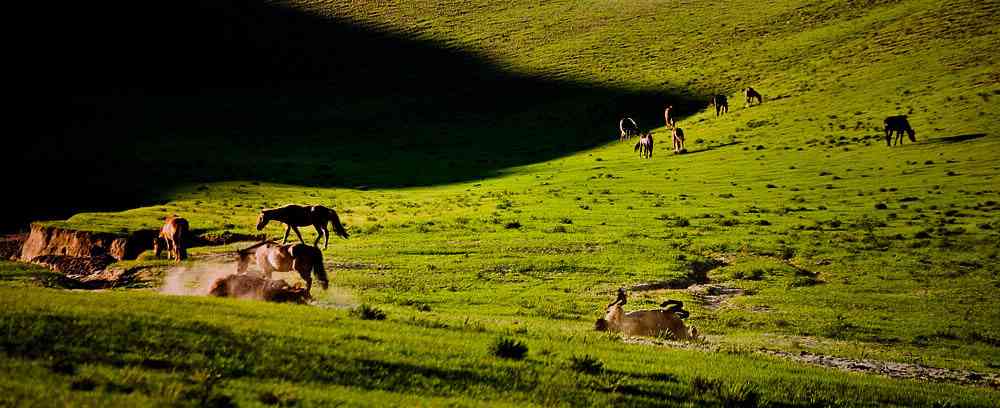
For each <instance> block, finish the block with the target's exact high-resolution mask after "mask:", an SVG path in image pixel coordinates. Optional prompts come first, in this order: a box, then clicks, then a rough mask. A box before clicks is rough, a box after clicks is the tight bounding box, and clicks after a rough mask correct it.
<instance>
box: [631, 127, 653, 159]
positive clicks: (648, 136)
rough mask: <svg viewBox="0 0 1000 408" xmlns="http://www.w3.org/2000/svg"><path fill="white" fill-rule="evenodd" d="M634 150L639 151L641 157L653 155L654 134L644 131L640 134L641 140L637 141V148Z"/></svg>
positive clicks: (646, 157)
mask: <svg viewBox="0 0 1000 408" xmlns="http://www.w3.org/2000/svg"><path fill="white" fill-rule="evenodd" d="M632 151H635V152H639V157H642V158H645V159H648V158H650V157H653V134H652V133H644V134H643V135H642V136H639V141H638V142H636V144H635V148H634V149H632Z"/></svg>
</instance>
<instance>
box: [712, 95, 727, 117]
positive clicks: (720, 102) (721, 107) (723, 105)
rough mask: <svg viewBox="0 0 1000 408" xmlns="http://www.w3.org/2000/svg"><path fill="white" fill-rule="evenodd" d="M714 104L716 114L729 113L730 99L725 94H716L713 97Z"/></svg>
mask: <svg viewBox="0 0 1000 408" xmlns="http://www.w3.org/2000/svg"><path fill="white" fill-rule="evenodd" d="M711 103H712V105H713V106H715V116H716V117H718V116H719V115H722V114H723V113H729V99H726V96H725V95H715V96H713V97H712V101H711Z"/></svg>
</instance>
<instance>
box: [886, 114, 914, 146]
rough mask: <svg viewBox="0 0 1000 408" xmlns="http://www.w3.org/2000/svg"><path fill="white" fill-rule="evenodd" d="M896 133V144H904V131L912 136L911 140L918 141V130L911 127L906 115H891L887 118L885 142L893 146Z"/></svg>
mask: <svg viewBox="0 0 1000 408" xmlns="http://www.w3.org/2000/svg"><path fill="white" fill-rule="evenodd" d="M893 132H895V133H896V144H898V145H902V144H903V132H906V135H907V136H909V137H910V141H911V142H916V141H917V132H916V131H915V130H913V128H912V127H910V122H909V121H908V120H906V115H899V116H890V117H887V118H885V144H886V145H887V146H890V147H891V146H892V134H893Z"/></svg>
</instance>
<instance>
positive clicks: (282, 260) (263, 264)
mask: <svg viewBox="0 0 1000 408" xmlns="http://www.w3.org/2000/svg"><path fill="white" fill-rule="evenodd" d="M236 254H237V255H239V262H238V264H237V266H236V274H238V275H243V274H246V272H247V269H248V268H249V266H250V258H251V256H252V257H253V258H254V260H256V261H257V266H258V267H259V268H260V271H261V273H262V274H263V275H264V277H266V278H267V279H268V280H270V279H271V273H272V272H275V271H277V272H290V271H293V270H294V271H296V272H298V273H299V276H300V277H302V280H304V281H306V292H307V293H308V292H309V291H310V290H312V274H313V273H315V274H316V279H317V280H319V284H320V286H322V287H323V290H326V289H327V288H329V286H330V282H329V280H328V279H327V276H326V269H325V268H324V267H323V253H322V252H320V250H319V248H316V247H314V246H309V245H306V244H285V245H280V244H278V243H277V242H274V241H262V242H259V243H257V244H254V245H251V246H250V247H247V248H244V249H241V250H239V251H237V252H236Z"/></svg>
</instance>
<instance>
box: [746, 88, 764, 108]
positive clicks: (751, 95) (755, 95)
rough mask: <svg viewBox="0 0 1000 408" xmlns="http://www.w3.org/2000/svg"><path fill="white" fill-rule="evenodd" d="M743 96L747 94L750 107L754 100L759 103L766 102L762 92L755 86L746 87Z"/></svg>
mask: <svg viewBox="0 0 1000 408" xmlns="http://www.w3.org/2000/svg"><path fill="white" fill-rule="evenodd" d="M743 96H745V97H746V99H747V106H748V107H749V106H751V105H753V101H757V104H758V105H760V104H762V103H764V97H763V96H760V92H757V91H756V90H754V89H753V88H750V87H747V88H746V89H744V90H743Z"/></svg>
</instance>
